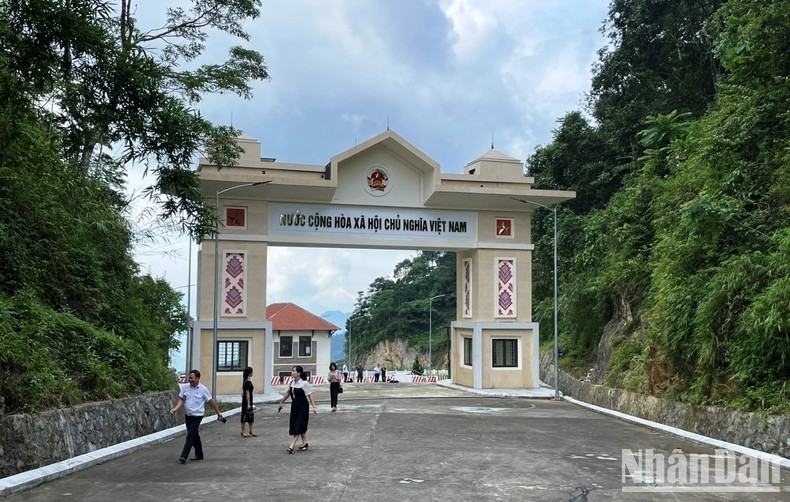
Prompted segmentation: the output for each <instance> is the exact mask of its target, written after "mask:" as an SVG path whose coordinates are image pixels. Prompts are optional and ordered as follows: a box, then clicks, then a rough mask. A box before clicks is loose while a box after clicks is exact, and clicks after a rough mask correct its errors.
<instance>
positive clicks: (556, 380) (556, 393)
mask: <svg viewBox="0 0 790 502" xmlns="http://www.w3.org/2000/svg"><path fill="white" fill-rule="evenodd" d="M511 199H513V200H517V201H519V202H523V203H524V204H532V205H534V206H539V207H542V208H544V209H549V210H551V212H552V213H554V399H559V398H560V386H559V349H558V345H557V329H558V327H557V207H556V206H555V207H549V206H544V205H543V204H540V203H538V202H532V201H527V200H521V199H516V198H515V197H511Z"/></svg>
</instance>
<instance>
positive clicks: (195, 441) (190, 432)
mask: <svg viewBox="0 0 790 502" xmlns="http://www.w3.org/2000/svg"><path fill="white" fill-rule="evenodd" d="M202 420H203V417H190V416H187V417H186V423H187V441H186V443H184V449H183V451H181V458H183V459H185V460H186V459H187V458H189V450H191V449H192V447H193V446H194V447H195V458H203V443H202V442H200V434H199V433H198V428H199V427H200V422H201V421H202Z"/></svg>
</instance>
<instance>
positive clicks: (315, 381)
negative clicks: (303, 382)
mask: <svg viewBox="0 0 790 502" xmlns="http://www.w3.org/2000/svg"><path fill="white" fill-rule="evenodd" d="M312 380H313V385H321V384H322V383H325V382H324V377H322V376H319V375H316V376H314V377H313V378H312Z"/></svg>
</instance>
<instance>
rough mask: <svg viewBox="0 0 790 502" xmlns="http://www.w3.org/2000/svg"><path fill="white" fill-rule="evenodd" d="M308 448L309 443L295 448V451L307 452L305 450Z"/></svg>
mask: <svg viewBox="0 0 790 502" xmlns="http://www.w3.org/2000/svg"><path fill="white" fill-rule="evenodd" d="M309 447H310V444H309V443H305V444H303V445H302V446H300V447H299V448H297V450H299V451H307V448H309Z"/></svg>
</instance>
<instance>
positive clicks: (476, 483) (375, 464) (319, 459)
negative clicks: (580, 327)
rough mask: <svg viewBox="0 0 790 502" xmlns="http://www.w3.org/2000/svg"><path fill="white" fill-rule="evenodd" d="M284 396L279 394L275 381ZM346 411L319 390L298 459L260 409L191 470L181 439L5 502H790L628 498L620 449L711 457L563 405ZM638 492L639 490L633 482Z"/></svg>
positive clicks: (227, 430) (725, 496) (447, 402)
mask: <svg viewBox="0 0 790 502" xmlns="http://www.w3.org/2000/svg"><path fill="white" fill-rule="evenodd" d="M277 389H282V388H281V387H278V388H277ZM345 389H346V392H345V393H343V394H341V396H340V398H341V401H340V406H339V409H338V411H337V412H331V411H330V409H329V403H328V401H329V398H328V393H327V391H326V388H325V386H324V388H321V387H317V390H316V398H317V400H318V401H319V413H318V415H311V417H310V426H309V431H308V441H309V444H310V448H309V450H308V451H305V452H294V454H288V453H287V452H286V447H287V446H288V443H289V441H290V438H289V437H288V409H287V408H286V409H285V410H283V412H282V413H280V414H277V413H276V411H277V406H276V405H275V404H262V405H259V409H258V412H257V413H256V423H255V431H256V433H257V434H258V436H257V437H251V438H244V437H241V435H240V426H239V423H238V420H239V418H238V415H235V416H232V417H230V418H229V419H228V423H226V424H220V423H210V424H206V425H204V426H203V427H201V431H202V434H201V436H202V438H203V442H204V449H205V460H202V461H191V462H187V463H186V465H181V464H180V463H179V462H178V457H179V454H180V451H181V447H182V445H183V440H184V436H183V435H182V436H178V437H176V438H175V439H173V440H170V441H167V442H164V443H160V444H155V445H152V446H150V447H148V448H144V449H142V450H138V451H136V452H134V453H131V454H129V455H126V456H123V457H120V458H117V459H114V460H111V461H108V462H106V463H104V464H102V465H97V466H93V467H90V468H88V469H86V470H83V471H80V472H77V473H75V474H72V475H70V476H67V477H65V478H62V479H58V480H54V481H51V482H48V483H45V484H42V485H40V486H37V487H34V488H32V489H29V490H26V491H22V492H19V493H15V494H12V495H9V496H8V497H7V498H6V499H5V500H8V501H22V500H24V501H53V500H60V501H64V500H66V501H68V500H75V501H80V502H92V501H97V502H98V501H101V502H106V501H108V500H109V501H115V502H121V501H135V502H140V501H147V500H152V501H187V500H189V501H192V500H199V501H204V500H205V501H218V500H221V501H233V500H244V501H249V500H270V501H287V500H294V499H298V500H305V501H308V500H309V501H430V500H437V501H438V500H442V501H445V500H463V501H467V500H472V501H500V500H518V501H521V500H526V501H531V500H535V501H544V500H545V501H554V500H562V501H568V500H576V501H585V500H587V501H599V500H607V501H610V500H694V501H698V500H765V501H779V500H785V501H786V500H788V499H789V498H790V497H788V492H787V490H788V489H790V488H788V487H789V486H790V482H789V481H788V477H790V476H788V474H789V473H788V472H787V471H781V474H780V475H781V477H782V484H783V486H784V490H785V491H784V492H782V493H726V492H725V493H707V492H702V493H678V492H674V493H659V492H654V491H647V492H638V493H628V492H623V491H622V488H623V478H622V465H621V458H622V450H623V449H631V450H638V449H650V448H652V449H653V450H654V451H655V453H663V454H669V453H671V452H672V451H673V450H676V449H680V450H682V452H683V453H684V454H690V453H705V454H712V453H713V450H712V449H711V448H709V447H705V446H700V445H697V444H694V443H691V442H688V441H685V440H682V439H678V438H676V437H674V436H668V435H665V434H662V433H658V432H654V431H652V430H650V429H646V428H643V427H640V426H637V425H632V424H629V423H626V422H623V421H620V420H618V419H615V418H611V417H608V416H604V415H601V414H597V413H594V412H591V411H588V410H586V409H583V408H579V407H577V406H575V405H573V404H570V403H567V402H563V401H551V400H536V399H507V398H491V397H480V396H474V395H470V394H469V393H467V392H463V391H459V390H455V389H448V388H444V387H439V386H435V385H411V384H345ZM631 486H633V485H631Z"/></svg>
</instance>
